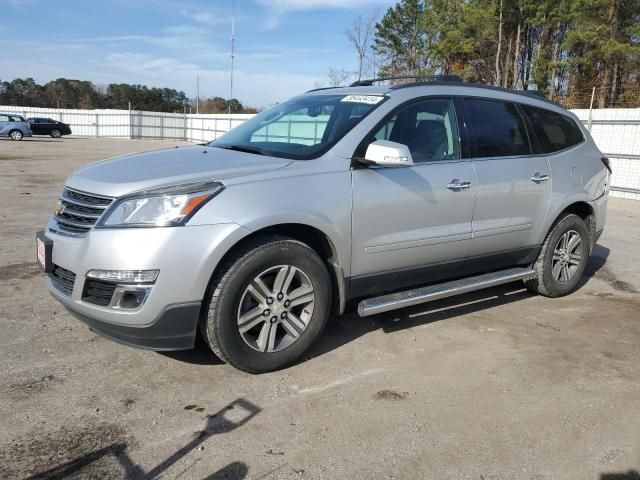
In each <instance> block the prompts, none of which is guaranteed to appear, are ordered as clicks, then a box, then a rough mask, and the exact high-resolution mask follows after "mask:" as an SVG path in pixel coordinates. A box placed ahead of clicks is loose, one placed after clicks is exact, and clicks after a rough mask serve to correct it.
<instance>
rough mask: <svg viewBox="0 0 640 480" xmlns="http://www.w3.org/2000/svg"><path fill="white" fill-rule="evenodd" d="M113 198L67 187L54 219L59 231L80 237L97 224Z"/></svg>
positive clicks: (61, 196)
mask: <svg viewBox="0 0 640 480" xmlns="http://www.w3.org/2000/svg"><path fill="white" fill-rule="evenodd" d="M111 202H113V198H111V197H104V196H101V195H93V194H91V193H86V192H79V191H77V190H73V189H71V188H65V189H64V190H63V191H62V195H60V200H59V204H58V208H56V213H55V215H54V219H55V220H56V222H57V229H56V230H57V233H60V234H62V235H69V236H73V237H79V236H83V235H85V234H86V233H87V232H88V231H89V230H90V229H91V227H93V226H94V225H95V223H96V222H97V221H98V219H99V218H100V216H101V215H102V214H103V213H104V211H105V210H106V209H107V207H109V205H111Z"/></svg>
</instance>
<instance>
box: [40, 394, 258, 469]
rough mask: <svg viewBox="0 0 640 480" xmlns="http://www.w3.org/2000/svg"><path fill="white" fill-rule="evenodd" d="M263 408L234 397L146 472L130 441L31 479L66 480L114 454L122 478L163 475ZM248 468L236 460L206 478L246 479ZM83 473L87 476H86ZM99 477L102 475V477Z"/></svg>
mask: <svg viewBox="0 0 640 480" xmlns="http://www.w3.org/2000/svg"><path fill="white" fill-rule="evenodd" d="M231 411H234V413H233V417H232V418H229V417H228V416H227V414H228V413H229V412H231ZM261 411H262V409H261V408H260V407H258V406H257V405H254V404H253V403H251V402H249V401H247V400H245V399H243V398H238V399H236V400H234V401H233V402H231V403H230V404H228V405H227V406H226V407H224V408H222V409H220V410H219V411H218V412H216V413H214V414H213V415H207V421H206V424H205V426H204V428H203V429H202V430H200V431H199V432H197V434H196V435H195V436H194V438H193V439H192V440H191V441H189V442H188V443H187V444H186V445H184V446H183V447H182V448H180V449H178V450H176V451H175V452H174V453H172V454H171V455H169V456H168V457H167V458H165V459H164V460H162V461H161V462H160V463H159V464H158V465H156V466H155V467H153V468H152V469H150V470H149V471H148V472H145V471H144V470H143V469H142V468H141V467H140V466H138V465H136V463H135V462H134V461H133V460H132V459H131V458H130V457H129V455H128V453H127V447H128V445H127V444H126V443H113V444H111V445H108V446H107V447H104V448H101V449H98V450H95V451H92V452H89V453H86V454H84V455H82V456H80V457H78V458H76V459H74V460H71V461H69V462H66V463H64V464H61V465H58V466H56V467H53V468H51V469H49V470H47V471H44V472H41V473H38V474H36V475H33V476H31V477H29V479H28V480H62V479H64V478H68V477H70V476H72V475H73V476H75V475H76V474H80V473H82V471H83V470H84V469H87V468H90V467H91V466H92V465H93V464H95V463H96V462H98V461H99V460H101V459H103V458H106V457H110V456H113V457H115V459H116V460H117V462H118V464H119V466H120V469H121V473H122V478H125V479H136V480H138V479H141V480H147V479H149V480H151V479H155V478H159V477H160V476H161V475H162V474H163V472H165V471H166V470H168V469H169V468H170V467H171V466H173V465H174V464H175V463H177V462H178V461H179V460H181V459H182V458H184V457H185V456H186V455H188V454H189V453H190V452H192V451H193V450H195V449H196V448H197V447H199V446H200V445H202V444H203V443H204V442H205V441H207V440H209V439H210V438H211V437H212V436H214V435H222V434H225V433H229V432H231V431H233V430H235V429H236V428H238V427H241V426H242V425H244V424H246V423H247V422H248V421H249V420H251V419H252V418H253V417H254V416H256V415H257V414H258V413H260V412H261ZM248 471H249V468H248V466H247V465H246V464H245V463H243V462H232V463H230V464H228V465H226V466H225V467H224V468H222V469H220V470H218V471H217V472H215V473H213V474H211V475H209V476H208V477H206V478H207V479H211V480H214V479H223V478H225V479H234V480H235V479H238V480H240V479H244V478H246V476H247V474H248ZM84 473H88V475H89V476H90V477H91V478H94V477H93V475H92V474H91V472H84ZM81 476H83V477H84V475H81ZM95 478H100V476H98V477H95Z"/></svg>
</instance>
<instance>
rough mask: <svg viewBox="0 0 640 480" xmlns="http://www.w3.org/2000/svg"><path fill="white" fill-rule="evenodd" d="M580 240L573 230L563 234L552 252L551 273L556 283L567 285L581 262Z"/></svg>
mask: <svg viewBox="0 0 640 480" xmlns="http://www.w3.org/2000/svg"><path fill="white" fill-rule="evenodd" d="M582 247H583V245H582V238H581V237H580V234H579V233H578V232H576V231H575V230H569V231H568V232H565V233H564V234H563V235H562V236H561V237H560V239H559V240H558V243H557V244H556V247H555V248H554V250H553V258H552V261H551V267H552V268H551V272H552V275H553V278H554V279H555V281H556V282H558V283H561V284H566V283H568V282H569V281H570V280H571V279H572V278H573V276H574V275H575V273H576V271H578V268H579V267H580V262H581V261H582V253H583V252H582Z"/></svg>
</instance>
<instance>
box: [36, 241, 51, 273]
mask: <svg viewBox="0 0 640 480" xmlns="http://www.w3.org/2000/svg"><path fill="white" fill-rule="evenodd" d="M52 257H53V240H51V239H49V238H47V237H46V236H45V235H44V232H37V233H36V261H37V262H38V265H40V268H41V269H42V271H43V272H45V273H51V272H53V258H52Z"/></svg>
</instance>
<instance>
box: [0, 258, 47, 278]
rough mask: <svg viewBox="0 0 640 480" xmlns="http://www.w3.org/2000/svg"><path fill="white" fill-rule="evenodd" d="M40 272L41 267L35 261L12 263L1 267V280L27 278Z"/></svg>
mask: <svg viewBox="0 0 640 480" xmlns="http://www.w3.org/2000/svg"><path fill="white" fill-rule="evenodd" d="M40 272H41V270H40V267H39V266H38V264H37V263H35V262H24V263H12V264H11V265H4V266H2V267H0V281H7V280H27V279H29V278H31V277H35V276H36V275H38V274H40Z"/></svg>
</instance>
